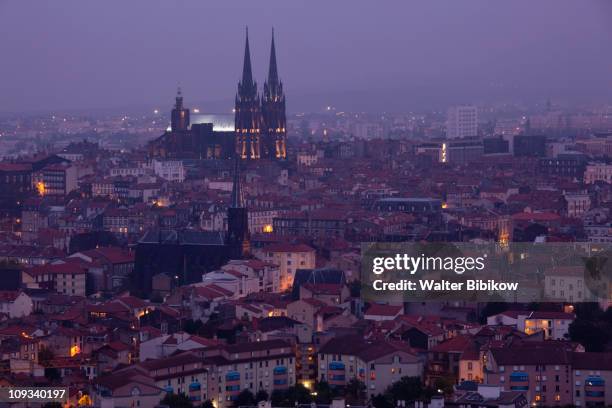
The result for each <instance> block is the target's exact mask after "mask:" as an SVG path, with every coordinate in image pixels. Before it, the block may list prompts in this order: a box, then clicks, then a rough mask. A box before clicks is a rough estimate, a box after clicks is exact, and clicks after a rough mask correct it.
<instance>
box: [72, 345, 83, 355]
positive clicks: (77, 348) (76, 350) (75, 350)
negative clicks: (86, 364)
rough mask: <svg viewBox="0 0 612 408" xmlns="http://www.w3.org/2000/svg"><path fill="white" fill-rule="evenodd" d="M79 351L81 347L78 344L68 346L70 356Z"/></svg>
mask: <svg viewBox="0 0 612 408" xmlns="http://www.w3.org/2000/svg"><path fill="white" fill-rule="evenodd" d="M80 352H81V348H80V347H79V346H72V347H70V357H74V356H76V355H77V354H79V353H80Z"/></svg>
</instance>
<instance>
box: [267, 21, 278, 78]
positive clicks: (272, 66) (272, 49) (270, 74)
mask: <svg viewBox="0 0 612 408" xmlns="http://www.w3.org/2000/svg"><path fill="white" fill-rule="evenodd" d="M275 84H278V68H277V67H276V47H275V46H274V28H273V29H272V46H271V47H270V70H269V71H268V85H272V86H273V85H275Z"/></svg>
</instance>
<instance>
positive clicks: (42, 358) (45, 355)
mask: <svg viewBox="0 0 612 408" xmlns="http://www.w3.org/2000/svg"><path fill="white" fill-rule="evenodd" d="M54 358H55V355H54V354H53V351H51V349H49V348H47V347H42V348H41V349H40V350H39V352H38V363H39V364H40V365H41V366H43V367H49V366H51V360H53V359H54Z"/></svg>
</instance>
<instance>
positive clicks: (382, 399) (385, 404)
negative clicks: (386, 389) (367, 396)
mask: <svg viewBox="0 0 612 408" xmlns="http://www.w3.org/2000/svg"><path fill="white" fill-rule="evenodd" d="M372 406H373V407H374V408H393V401H391V400H390V399H389V396H388V395H382V394H377V395H375V396H373V397H372Z"/></svg>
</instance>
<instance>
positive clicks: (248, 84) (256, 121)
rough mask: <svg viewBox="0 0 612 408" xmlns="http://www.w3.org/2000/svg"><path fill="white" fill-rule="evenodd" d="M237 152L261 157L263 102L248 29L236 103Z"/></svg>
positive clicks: (247, 156)
mask: <svg viewBox="0 0 612 408" xmlns="http://www.w3.org/2000/svg"><path fill="white" fill-rule="evenodd" d="M234 122H235V131H236V154H237V155H238V157H239V158H241V159H259V158H260V157H261V104H260V101H259V95H258V94H257V83H256V82H255V81H254V80H253V72H252V70H251V52H250V50H249V31H248V29H247V34H246V45H245V48H244V65H243V68H242V80H241V81H240V82H239V83H238V93H237V94H236V105H235V116H234Z"/></svg>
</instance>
